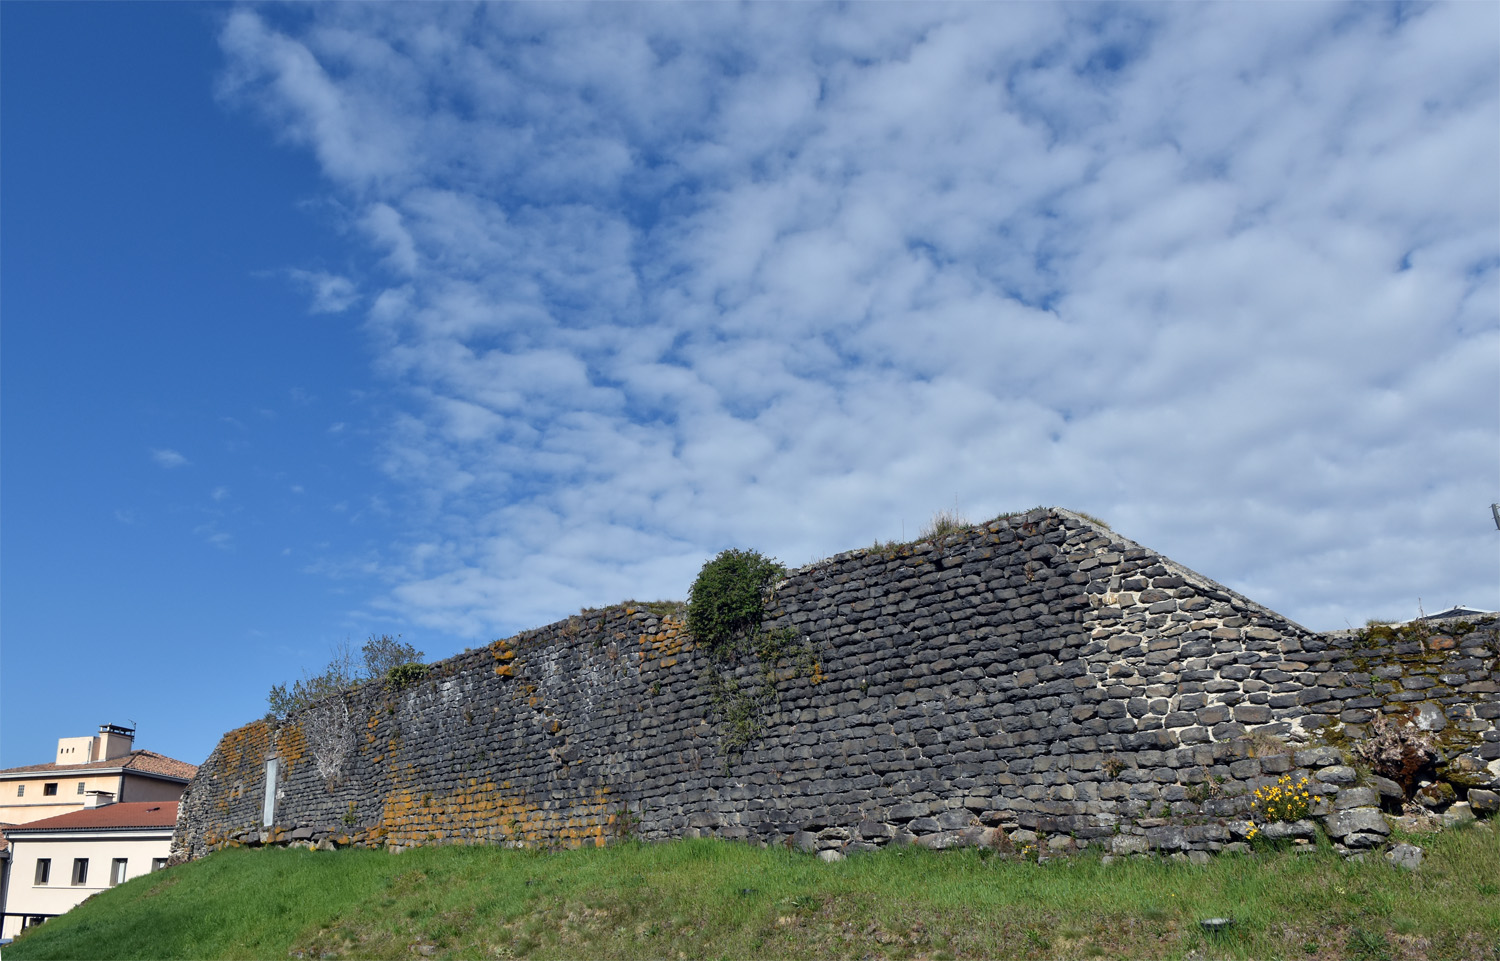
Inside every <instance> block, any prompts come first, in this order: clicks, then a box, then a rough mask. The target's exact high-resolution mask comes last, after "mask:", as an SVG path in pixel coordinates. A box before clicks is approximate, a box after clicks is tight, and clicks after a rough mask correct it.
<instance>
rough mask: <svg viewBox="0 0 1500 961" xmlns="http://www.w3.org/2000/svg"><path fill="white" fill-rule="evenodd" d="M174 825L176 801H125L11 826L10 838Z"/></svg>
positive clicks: (175, 822) (175, 820)
mask: <svg viewBox="0 0 1500 961" xmlns="http://www.w3.org/2000/svg"><path fill="white" fill-rule="evenodd" d="M176 824H177V802H176V801H125V802H122V803H120V804H106V805H105V806H104V807H102V808H84V809H83V810H82V811H72V812H70V813H68V814H59V815H58V816H57V817H51V818H42V819H41V820H40V821H32V822H30V823H28V824H17V825H13V826H12V827H11V828H10V829H9V832H8V833H9V834H11V835H12V836H14V835H16V834H20V833H21V832H23V831H87V830H99V829H101V828H169V827H173V826H175V825H176Z"/></svg>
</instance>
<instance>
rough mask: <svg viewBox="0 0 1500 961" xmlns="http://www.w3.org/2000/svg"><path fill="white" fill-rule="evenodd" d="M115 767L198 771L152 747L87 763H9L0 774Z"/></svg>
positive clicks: (177, 774)
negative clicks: (16, 764)
mask: <svg viewBox="0 0 1500 961" xmlns="http://www.w3.org/2000/svg"><path fill="white" fill-rule="evenodd" d="M116 768H123V769H124V770H126V771H128V772H130V773H131V774H144V775H146V776H147V777H150V776H152V775H161V776H163V777H171V778H182V779H183V780H185V781H186V780H190V779H191V778H192V776H193V775H194V774H196V773H198V765H196V764H189V763H187V762H186V761H179V760H177V759H176V758H170V757H167V756H166V755H165V754H157V753H156V752H155V751H131V752H130V753H129V754H121V755H120V756H119V757H112V758H110V759H109V760H107V761H90V762H89V763H87V764H28V765H26V766H25V767H8V768H6V769H5V770H3V771H0V777H3V776H5V775H18V774H56V775H58V776H60V777H66V776H67V775H69V774H72V773H74V772H78V771H113V770H115V769H116Z"/></svg>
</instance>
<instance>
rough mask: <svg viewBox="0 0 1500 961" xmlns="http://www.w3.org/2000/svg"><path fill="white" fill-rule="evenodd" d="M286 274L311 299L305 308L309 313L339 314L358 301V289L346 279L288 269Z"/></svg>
mask: <svg viewBox="0 0 1500 961" xmlns="http://www.w3.org/2000/svg"><path fill="white" fill-rule="evenodd" d="M286 273H287V276H288V277H290V278H291V279H292V280H293V281H294V282H295V283H296V284H297V286H299V287H301V288H302V289H303V290H304V291H306V292H307V294H308V296H309V297H311V298H312V302H311V303H310V304H309V305H308V308H307V309H308V311H309V312H310V313H314V314H340V313H343V312H344V311H346V310H348V309H349V308H350V307H352V306H354V304H355V303H357V302H358V301H359V289H358V288H357V287H355V285H354V281H352V280H350V279H349V278H348V277H343V276H340V275H339V274H330V273H328V272H327V271H323V270H300V269H298V268H290V269H288V270H287V272H286Z"/></svg>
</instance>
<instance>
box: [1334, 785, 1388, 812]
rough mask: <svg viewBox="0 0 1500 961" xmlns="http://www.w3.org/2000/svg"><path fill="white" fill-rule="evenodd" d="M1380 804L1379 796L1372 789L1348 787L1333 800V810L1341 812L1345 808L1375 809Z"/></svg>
mask: <svg viewBox="0 0 1500 961" xmlns="http://www.w3.org/2000/svg"><path fill="white" fill-rule="evenodd" d="M1379 804H1380V795H1379V794H1377V793H1376V792H1375V789H1374V788H1367V787H1350V788H1344V790H1342V791H1340V792H1339V793H1338V796H1337V797H1336V798H1334V801H1333V809H1334V810H1335V811H1343V810H1345V809H1347V808H1361V807H1377V806H1378V805H1379Z"/></svg>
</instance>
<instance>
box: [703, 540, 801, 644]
mask: <svg viewBox="0 0 1500 961" xmlns="http://www.w3.org/2000/svg"><path fill="white" fill-rule="evenodd" d="M785 574H786V568H784V567H782V566H781V565H780V564H778V563H777V562H776V561H775V560H773V559H771V558H769V557H766V556H764V555H762V554H761V553H760V552H759V551H741V550H735V549H733V548H731V549H730V550H726V551H722V552H720V554H719V556H718V557H715V558H714V559H713V560H711V561H709V562H708V563H706V564H704V565H703V569H702V570H700V571H699V572H698V579H697V580H695V581H693V587H692V589H691V590H690V591H689V592H688V610H687V615H688V630H689V631H690V632H691V633H692V635H693V639H694V640H696V641H697V642H698V643H699V644H700V645H702V646H703V647H704V648H706V649H707V650H708V652H709V653H710V654H712V655H713V656H714V657H715V658H716V659H723V658H726V657H728V656H730V655H731V654H733V653H735V652H736V651H738V650H741V649H743V648H744V647H745V646H746V643H747V642H748V641H750V640H751V639H752V638H753V637H754V636H755V635H756V634H757V633H759V631H760V622H761V618H762V617H763V616H764V615H765V609H766V599H767V597H768V596H769V594H770V593H771V588H772V587H773V586H774V585H775V584H776V581H777V580H779V579H780V578H781V577H783V576H784V575H785Z"/></svg>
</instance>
